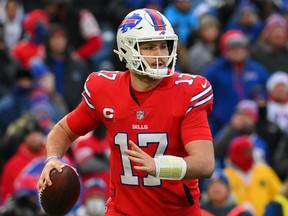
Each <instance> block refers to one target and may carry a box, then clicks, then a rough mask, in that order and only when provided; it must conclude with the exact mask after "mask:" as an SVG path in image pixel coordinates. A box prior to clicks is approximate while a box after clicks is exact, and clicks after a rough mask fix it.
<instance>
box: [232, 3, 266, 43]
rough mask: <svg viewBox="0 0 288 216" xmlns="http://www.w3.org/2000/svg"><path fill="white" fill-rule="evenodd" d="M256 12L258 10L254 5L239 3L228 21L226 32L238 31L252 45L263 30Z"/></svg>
mask: <svg viewBox="0 0 288 216" xmlns="http://www.w3.org/2000/svg"><path fill="white" fill-rule="evenodd" d="M258 12H259V11H258V8H257V7H256V6H255V5H254V4H252V3H249V2H248V3H247V2H243V3H240V4H239V5H238V7H237V8H236V9H235V11H234V14H233V15H232V17H231V19H230V20H229V21H228V24H227V26H226V30H231V29H237V30H240V31H242V32H243V33H244V34H245V35H246V36H247V38H248V40H249V42H250V43H254V42H255V41H256V40H257V39H258V37H259V35H260V33H261V31H262V28H263V23H262V21H261V19H260V17H259V14H258Z"/></svg>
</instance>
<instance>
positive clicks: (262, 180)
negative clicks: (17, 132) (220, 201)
mask: <svg viewBox="0 0 288 216" xmlns="http://www.w3.org/2000/svg"><path fill="white" fill-rule="evenodd" d="M224 172H225V174H226V175H227V177H228V179H229V183H230V187H231V192H232V194H233V195H234V196H235V199H236V201H237V202H238V203H239V204H241V203H244V202H249V203H250V204H251V205H252V206H253V208H254V210H255V216H262V215H263V213H264V209H265V206H266V205H267V204H268V202H270V201H271V200H273V199H274V198H275V196H276V195H277V194H278V192H279V189H280V186H281V181H280V179H279V178H278V176H277V175H276V173H275V172H274V170H273V169H272V168H271V167H270V166H268V165H266V164H255V165H254V166H253V168H252V169H251V170H250V171H249V174H247V173H246V174H243V173H241V172H240V171H239V170H236V169H235V168H232V167H226V168H225V169H224Z"/></svg>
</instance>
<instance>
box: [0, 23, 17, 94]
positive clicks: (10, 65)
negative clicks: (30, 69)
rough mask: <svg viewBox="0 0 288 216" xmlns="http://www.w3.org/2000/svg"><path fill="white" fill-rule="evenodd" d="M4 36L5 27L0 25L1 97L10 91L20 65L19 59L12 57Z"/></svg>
mask: <svg viewBox="0 0 288 216" xmlns="http://www.w3.org/2000/svg"><path fill="white" fill-rule="evenodd" d="M4 37H5V35H4V29H3V26H1V25H0V69H1V70H0V99H1V98H2V97H3V96H5V95H6V94H9V93H10V91H11V88H12V86H13V81H14V77H15V74H16V71H17V67H18V65H17V61H16V60H15V59H13V58H11V57H10V54H9V49H8V47H7V45H6V43H5V39H4Z"/></svg>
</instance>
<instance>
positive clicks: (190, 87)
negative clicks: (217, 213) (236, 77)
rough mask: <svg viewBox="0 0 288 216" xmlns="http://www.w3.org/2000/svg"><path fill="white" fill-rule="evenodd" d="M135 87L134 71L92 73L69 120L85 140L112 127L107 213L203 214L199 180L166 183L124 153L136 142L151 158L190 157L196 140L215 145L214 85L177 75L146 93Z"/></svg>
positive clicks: (196, 77) (202, 78) (203, 80)
mask: <svg viewBox="0 0 288 216" xmlns="http://www.w3.org/2000/svg"><path fill="white" fill-rule="evenodd" d="M130 82H131V81H130V72H129V71H126V72H104V71H101V72H95V73H91V74H90V76H89V77H88V79H87V81H86V83H85V86H84V91H83V100H82V102H81V103H80V105H79V106H78V107H77V108H76V109H75V110H74V111H73V112H71V113H70V114H69V115H68V117H67V123H68V125H69V127H70V128H71V130H72V131H73V132H74V133H76V134H79V135H84V134H85V133H87V132H89V131H91V130H92V129H94V128H95V127H96V126H98V125H99V124H100V123H104V124H105V125H106V127H107V130H108V136H109V144H110V149H111V155H110V165H111V182H110V196H111V200H110V202H109V203H108V211H107V213H106V214H107V215H110V213H112V214H111V215H114V214H115V215H116V213H118V214H119V215H121V214H122V215H137V216H140V215H149V216H153V215H155V216H156V215H157V216H162V215H163V216H164V215H165V216H166V215H170V216H173V215H175V216H179V215H201V213H200V208H199V204H198V199H199V196H200V192H199V188H198V180H161V179H158V178H155V177H153V176H150V175H147V174H145V173H143V172H139V171H137V170H134V169H133V165H134V164H133V163H132V162H131V161H130V160H129V159H128V155H127V154H125V153H124V149H127V148H129V146H128V141H129V140H132V141H133V142H135V143H136V144H137V145H138V146H139V147H140V148H141V149H142V150H144V151H145V152H146V153H147V154H149V155H150V156H151V157H156V156H158V155H174V156H180V157H185V156H187V153H186V151H185V148H184V147H185V145H186V144H187V143H189V142H190V141H193V140H212V136H211V132H210V129H209V125H208V120H207V114H208V113H209V112H210V111H211V109H212V103H213V92H212V87H211V85H210V83H209V82H208V81H207V80H206V79H205V78H204V77H202V76H196V75H190V74H184V73H175V74H174V75H173V76H171V77H169V78H164V79H163V80H162V81H161V83H160V84H159V85H158V86H157V87H155V88H154V89H152V90H151V91H149V92H145V93H143V94H141V93H140V92H138V93H137V92H136V91H134V90H133V89H132V88H131V85H130ZM137 96H138V97H139V99H140V100H137V99H135V98H137ZM139 101H141V102H139Z"/></svg>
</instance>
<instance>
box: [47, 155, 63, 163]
mask: <svg viewBox="0 0 288 216" xmlns="http://www.w3.org/2000/svg"><path fill="white" fill-rule="evenodd" d="M52 158H56V159H58V160H61V158H60V157H59V156H56V155H52V156H50V157H47V158H46V160H45V163H47V162H48V161H49V160H50V159H52Z"/></svg>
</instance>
